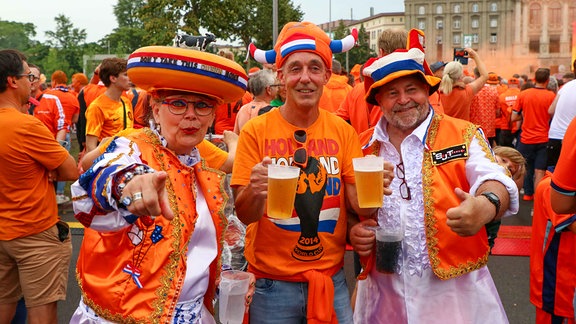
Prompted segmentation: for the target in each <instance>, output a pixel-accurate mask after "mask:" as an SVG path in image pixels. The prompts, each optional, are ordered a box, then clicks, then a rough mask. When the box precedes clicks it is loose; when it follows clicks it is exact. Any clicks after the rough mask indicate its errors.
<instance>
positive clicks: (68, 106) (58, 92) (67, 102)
mask: <svg viewBox="0 0 576 324" xmlns="http://www.w3.org/2000/svg"><path fill="white" fill-rule="evenodd" d="M44 94H51V95H55V96H56V97H58V99H60V103H62V108H63V109H64V118H65V119H66V125H67V127H66V131H67V132H70V126H71V125H72V124H74V123H75V122H76V120H78V113H79V112H80V103H79V102H78V98H77V96H75V95H74V94H73V93H72V92H70V89H68V87H67V86H66V85H65V84H58V85H56V86H55V87H54V88H52V89H49V90H46V91H45V92H44ZM42 98H44V97H42ZM40 101H42V100H40Z"/></svg>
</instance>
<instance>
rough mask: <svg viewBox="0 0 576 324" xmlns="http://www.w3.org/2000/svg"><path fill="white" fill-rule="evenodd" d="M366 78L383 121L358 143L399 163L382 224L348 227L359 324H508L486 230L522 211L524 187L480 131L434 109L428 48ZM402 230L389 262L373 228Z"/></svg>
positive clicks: (377, 220)
mask: <svg viewBox="0 0 576 324" xmlns="http://www.w3.org/2000/svg"><path fill="white" fill-rule="evenodd" d="M447 67H448V66H447ZM363 73H364V75H365V76H366V77H370V78H371V79H372V80H373V81H374V82H373V83H372V85H371V86H370V88H369V91H368V92H367V94H366V101H368V102H369V103H372V104H375V105H378V106H379V107H380V109H381V110H382V113H383V117H382V118H381V119H380V121H379V123H378V124H377V125H376V127H374V129H373V130H370V131H367V132H365V133H363V134H361V135H360V137H361V143H362V144H363V151H364V154H365V155H378V156H381V157H384V160H385V161H390V162H392V163H393V164H394V165H395V166H396V167H395V174H396V177H395V178H394V179H393V180H392V183H391V184H390V188H392V194H391V195H389V196H384V203H383V207H382V208H379V209H378V212H377V214H376V217H374V218H373V217H369V218H366V219H362V218H361V221H360V220H351V221H350V226H351V229H350V242H351V244H352V246H353V247H354V250H355V251H356V252H358V254H359V255H360V256H361V257H362V258H363V260H362V263H363V265H364V271H363V273H361V274H360V276H359V277H358V279H359V281H358V283H357V285H358V289H357V298H356V305H355V309H354V322H355V323H472V324H474V323H476V324H481V323H507V322H508V320H507V318H506V313H505V311H504V307H503V306H502V303H501V301H500V298H499V296H498V292H497V290H496V286H495V285H494V282H493V280H492V278H491V276H490V273H489V271H488V268H487V267H486V264H487V262H488V255H489V246H488V240H487V235H486V230H485V227H484V225H485V224H487V223H489V222H491V221H493V220H496V219H500V218H501V217H503V216H507V215H512V214H515V213H516V212H517V211H518V189H517V187H516V184H515V183H514V181H513V180H512V179H511V178H510V177H509V176H508V175H507V174H506V172H505V170H504V168H503V167H502V166H500V165H498V163H496V161H495V159H494V155H493V153H492V152H491V150H490V146H489V144H488V142H487V141H486V139H485V138H484V137H483V136H482V132H481V131H480V130H479V128H478V126H476V125H474V124H472V123H470V122H467V121H464V120H460V119H456V118H452V117H449V116H447V115H444V114H439V113H436V112H435V111H434V109H433V108H432V107H431V106H430V103H429V95H430V93H432V92H434V91H436V89H437V87H438V85H439V83H440V79H439V78H437V77H434V76H432V75H429V74H428V73H426V69H425V60H424V52H423V50H422V48H418V47H410V48H409V49H408V50H397V51H395V52H393V53H391V54H388V55H386V56H384V57H381V58H379V59H378V60H376V61H375V62H373V63H372V64H371V65H369V66H367V67H365V68H364V72H363ZM354 223H356V224H354ZM395 224H397V225H398V228H399V229H400V231H399V233H397V235H398V238H399V240H398V241H396V242H393V243H394V244H392V243H390V244H389V245H393V246H395V248H394V249H393V250H392V251H391V252H390V253H388V254H386V253H385V251H382V250H380V249H377V248H376V237H375V233H374V230H373V229H371V227H373V226H378V225H380V226H382V228H383V229H386V228H390V227H392V225H395ZM402 224H403V225H402ZM379 244H380V245H383V244H382V243H379ZM377 250H378V252H377ZM377 254H378V255H377ZM446 305H457V306H455V307H451V308H450V310H447V309H446Z"/></svg>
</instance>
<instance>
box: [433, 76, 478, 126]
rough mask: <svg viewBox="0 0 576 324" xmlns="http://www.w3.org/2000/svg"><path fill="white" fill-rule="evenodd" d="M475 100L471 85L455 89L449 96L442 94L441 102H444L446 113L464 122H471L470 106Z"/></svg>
mask: <svg viewBox="0 0 576 324" xmlns="http://www.w3.org/2000/svg"><path fill="white" fill-rule="evenodd" d="M473 98H474V90H473V89H472V86H471V85H469V84H467V85H466V87H465V88H460V87H454V89H453V90H452V92H450V94H448V95H446V94H444V93H442V92H440V101H442V107H444V113H445V114H446V115H448V116H452V117H455V118H460V119H464V120H470V104H471V103H472V99H473Z"/></svg>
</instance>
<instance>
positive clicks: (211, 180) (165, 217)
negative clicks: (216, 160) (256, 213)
mask: <svg viewBox="0 0 576 324" xmlns="http://www.w3.org/2000/svg"><path fill="white" fill-rule="evenodd" d="M127 74H128V77H129V78H130V80H131V81H132V82H133V83H134V84H135V85H136V86H138V87H139V88H141V89H143V90H145V91H147V93H148V95H149V98H150V105H151V109H152V120H151V123H150V128H147V127H146V128H141V129H127V130H124V131H122V132H121V133H118V134H116V135H114V136H113V137H112V140H111V141H110V142H109V143H108V144H107V146H106V147H105V152H104V154H103V155H102V156H100V157H98V158H97V159H96V160H95V162H94V164H92V166H91V167H90V169H88V170H87V171H86V172H85V173H83V174H82V176H81V177H80V180H79V181H77V182H75V183H74V184H73V185H72V188H71V191H72V195H73V200H74V212H75V217H76V218H77V219H78V220H79V221H80V222H81V223H82V224H83V225H84V226H85V227H86V229H85V233H86V234H85V236H84V240H83V242H82V246H81V248H80V252H79V256H78V263H77V269H76V270H77V277H78V281H79V286H80V287H81V290H82V299H81V301H80V305H79V306H78V308H77V310H76V312H75V313H74V315H73V318H72V319H71V323H86V322H90V323H110V322H123V323H126V322H131V323H144V322H146V323H148V322H152V323H168V322H169V323H196V324H198V323H215V320H214V316H213V314H214V305H213V299H214V298H215V295H216V285H217V281H218V280H219V277H220V270H221V261H220V260H221V254H222V248H223V241H224V237H225V236H224V235H225V229H226V227H227V224H228V221H227V218H226V215H225V212H224V210H225V206H226V202H227V201H228V199H229V198H228V195H227V193H226V190H225V180H226V177H224V174H223V173H221V172H220V171H217V170H216V169H213V168H212V167H211V166H210V165H208V163H207V162H206V160H205V159H204V157H203V156H202V155H201V153H200V149H199V148H198V146H199V145H200V144H201V143H202V142H203V140H204V136H205V135H206V132H207V129H208V127H210V126H211V125H212V122H213V121H214V116H215V109H216V107H217V106H218V105H219V104H223V103H227V102H233V101H236V100H237V99H238V98H240V97H241V96H242V95H243V94H244V93H245V91H246V84H247V80H248V76H247V75H246V73H245V71H244V69H243V68H242V67H241V66H240V65H238V64H237V63H235V62H233V61H231V60H228V59H226V58H223V57H220V56H218V55H215V54H210V53H204V52H200V51H197V50H192V49H185V48H174V47H167V46H148V47H143V48H140V49H138V50H136V51H135V52H134V53H132V54H131V55H130V57H129V58H128V64H127ZM254 281H255V279H254V277H252V282H254ZM251 287H253V286H251ZM252 294H253V288H251V289H249V291H248V293H247V294H246V295H245V296H244V297H245V302H246V304H247V305H248V304H250V301H251V298H252Z"/></svg>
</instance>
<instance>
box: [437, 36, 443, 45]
mask: <svg viewBox="0 0 576 324" xmlns="http://www.w3.org/2000/svg"><path fill="white" fill-rule="evenodd" d="M436 44H438V45H440V44H442V36H436Z"/></svg>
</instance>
